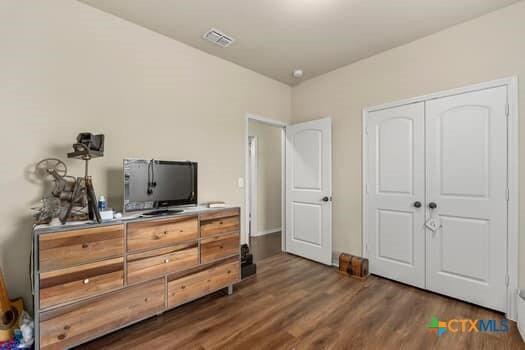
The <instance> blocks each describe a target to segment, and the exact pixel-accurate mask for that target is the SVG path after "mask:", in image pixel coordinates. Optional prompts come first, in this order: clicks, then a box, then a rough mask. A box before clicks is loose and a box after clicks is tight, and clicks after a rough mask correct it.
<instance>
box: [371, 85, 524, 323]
mask: <svg viewBox="0 0 525 350" xmlns="http://www.w3.org/2000/svg"><path fill="white" fill-rule="evenodd" d="M501 86H505V87H506V88H507V96H508V101H507V103H508V118H507V167H508V168H507V185H508V189H509V201H508V202H507V203H508V205H507V275H508V283H507V307H506V310H505V315H506V317H507V318H508V319H511V320H514V321H515V320H516V319H517V296H518V293H519V287H518V274H519V271H518V269H519V247H518V244H519V218H520V216H519V111H518V103H519V100H518V77H517V76H512V77H507V78H503V79H498V80H492V81H488V82H482V83H479V84H474V85H468V86H463V87H460V88H455V89H451V90H445V91H440V92H437V93H432V94H428V95H423V96H419V97H414V98H408V99H404V100H400V101H395V102H389V103H385V104H381V105H377V106H371V107H365V108H363V110H362V121H361V123H362V134H361V149H362V157H361V176H362V177H361V187H362V189H361V238H362V246H361V253H362V255H363V256H364V257H368V253H369V247H368V229H367V224H366V217H367V204H368V203H367V195H366V194H367V192H368V188H367V183H366V181H367V171H366V170H367V165H368V160H367V153H368V150H367V140H366V138H367V136H366V135H367V133H368V131H367V120H368V113H370V112H373V111H378V110H382V109H387V108H393V107H399V106H402V105H407V104H412V103H418V102H425V101H429V100H433V99H438V98H443V97H448V96H453V95H459V94H463V93H467V92H474V91H479V90H485V89H489V88H495V87H501Z"/></svg>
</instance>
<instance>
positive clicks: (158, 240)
mask: <svg viewBox="0 0 525 350" xmlns="http://www.w3.org/2000/svg"><path fill="white" fill-rule="evenodd" d="M197 236H198V221H197V217H189V218H171V219H163V220H153V221H143V222H134V223H130V224H128V231H127V237H128V238H127V239H128V251H138V250H145V249H152V248H161V247H166V246H170V245H174V244H176V243H180V242H184V241H193V240H196V239H197Z"/></svg>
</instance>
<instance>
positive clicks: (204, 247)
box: [201, 232, 240, 263]
mask: <svg viewBox="0 0 525 350" xmlns="http://www.w3.org/2000/svg"><path fill="white" fill-rule="evenodd" d="M239 244H240V241H239V232H236V233H230V234H226V235H221V236H214V237H208V238H203V239H201V262H202V263H207V262H210V261H213V260H217V259H220V258H224V257H227V256H230V255H233V254H239Z"/></svg>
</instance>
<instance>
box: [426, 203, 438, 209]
mask: <svg viewBox="0 0 525 350" xmlns="http://www.w3.org/2000/svg"><path fill="white" fill-rule="evenodd" d="M428 207H429V208H430V209H436V208H437V207H438V206H437V204H436V203H434V202H430V203H428Z"/></svg>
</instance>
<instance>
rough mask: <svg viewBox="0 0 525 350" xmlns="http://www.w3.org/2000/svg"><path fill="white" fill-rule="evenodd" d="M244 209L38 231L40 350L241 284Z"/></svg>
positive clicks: (80, 339) (36, 288)
mask: <svg viewBox="0 0 525 350" xmlns="http://www.w3.org/2000/svg"><path fill="white" fill-rule="evenodd" d="M239 214H240V210H239V208H225V209H200V210H196V211H195V210H193V211H189V212H185V213H182V214H178V215H174V216H168V217H162V218H139V219H132V220H127V221H118V222H111V223H108V224H93V225H82V226H60V227H44V228H36V229H35V230H34V235H33V241H34V246H33V261H34V264H33V265H34V270H33V284H34V302H35V303H34V308H35V324H36V334H35V336H36V340H37V341H36V348H37V349H38V348H41V349H63V348H70V347H72V346H74V345H78V344H81V343H84V342H86V341H89V340H91V339H94V338H97V337H100V336H102V335H104V334H107V333H109V332H112V331H114V330H117V329H119V328H122V327H125V326H127V325H129V324H132V323H135V322H138V321H140V320H143V319H145V318H148V317H151V316H154V315H158V314H161V313H162V312H164V311H166V310H168V309H171V308H174V307H177V306H179V305H181V304H184V303H187V302H189V301H191V300H194V299H196V298H199V297H202V296H204V295H207V294H209V293H212V292H215V291H217V290H219V289H222V288H228V292H229V293H230V294H231V293H232V291H233V284H234V283H236V282H238V281H239V280H240V275H241V274H240V240H239V228H240V216H239Z"/></svg>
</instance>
